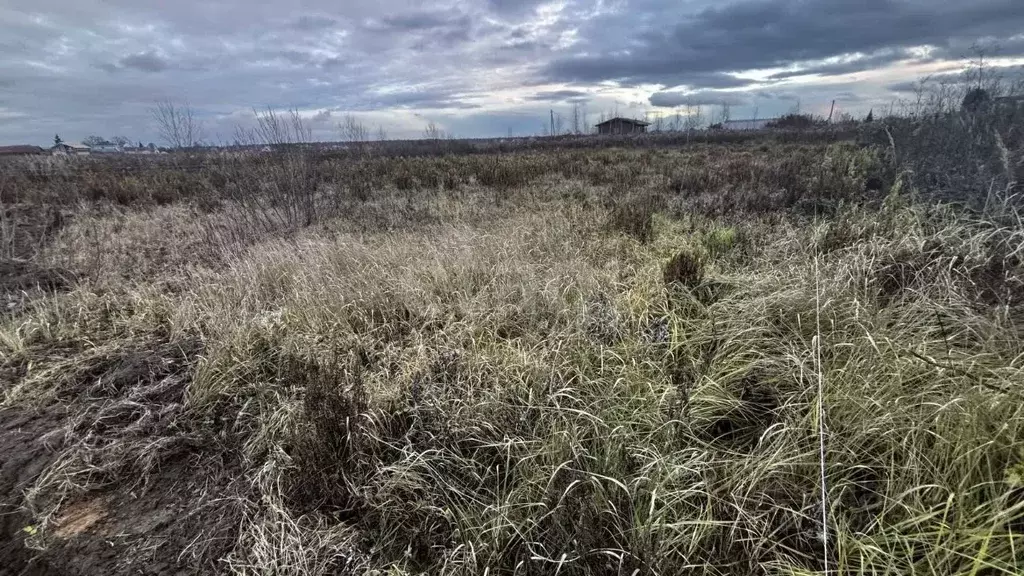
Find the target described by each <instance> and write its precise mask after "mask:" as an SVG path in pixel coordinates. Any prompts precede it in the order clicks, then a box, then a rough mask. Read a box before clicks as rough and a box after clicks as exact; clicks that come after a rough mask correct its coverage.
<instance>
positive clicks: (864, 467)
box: [0, 144, 1024, 575]
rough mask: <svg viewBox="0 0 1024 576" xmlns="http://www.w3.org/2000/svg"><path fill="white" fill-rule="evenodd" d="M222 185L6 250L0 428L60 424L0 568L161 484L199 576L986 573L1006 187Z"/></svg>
mask: <svg viewBox="0 0 1024 576" xmlns="http://www.w3.org/2000/svg"><path fill="white" fill-rule="evenodd" d="M1007 153H1008V154H1011V155H1013V154H1016V155H1019V153H1020V151H1019V149H1017V150H1010V151H1008V152H1007ZM908 154H909V152H908ZM1014 158H1019V156H1015V157H1014ZM257 161H258V162H260V163H261V164H259V165H258V166H256V167H253V168H252V169H251V175H246V174H243V173H241V171H240V168H241V166H243V164H241V163H240V162H242V161H238V162H239V163H238V164H235V163H234V162H236V161H230V162H224V163H223V164H222V165H221V166H219V167H217V166H215V165H213V164H211V165H209V166H207V167H206V168H204V171H203V172H202V173H201V176H197V177H201V178H203V179H205V180H206V181H207V182H210V183H212V184H211V186H210V187H209V188H208V192H209V196H208V197H206V198H204V199H203V200H201V201H200V200H198V199H197V198H195V197H182V198H178V199H175V200H174V201H173V202H172V203H171V204H170V205H169V206H158V205H156V204H150V203H148V202H145V203H143V204H142V205H139V206H132V205H129V206H128V207H123V206H122V207H116V206H113V205H111V204H109V203H105V202H98V203H96V204H93V205H90V206H88V207H83V208H82V209H81V210H79V211H77V212H76V214H75V216H74V218H73V219H72V220H71V221H70V222H69V223H67V224H66V225H64V226H63V228H62V229H61V231H60V232H59V234H58V235H57V236H56V237H55V239H54V240H52V241H49V242H47V243H46V244H45V246H44V248H43V249H41V251H40V252H39V256H38V257H37V258H38V261H39V262H40V265H41V266H43V265H45V266H48V267H53V268H57V267H60V268H62V269H67V270H69V271H73V272H74V273H75V274H76V278H77V281H76V283H75V284H74V285H73V286H72V287H71V289H70V291H66V292H62V293H52V294H49V295H43V296H38V297H33V298H32V299H30V300H29V301H27V302H26V303H24V305H23V307H22V308H20V309H19V311H18V312H17V313H15V314H13V315H11V316H9V317H8V318H7V319H5V321H4V323H3V324H2V326H0V360H2V363H3V366H4V373H6V374H12V375H13V376H14V377H13V378H11V383H10V384H9V385H8V386H6V387H5V388H4V389H3V394H4V396H3V402H4V405H5V406H9V407H25V406H30V405H37V406H38V405H45V404H48V403H58V404H61V403H63V404H64V405H66V406H71V407H73V408H74V409H75V410H85V411H86V412H84V414H85V415H86V417H80V418H75V419H72V420H69V422H68V424H67V426H66V429H65V431H64V433H63V434H61V435H59V437H58V438H55V439H54V441H53V445H54V448H55V449H56V450H57V451H58V455H59V458H58V459H57V460H56V461H54V462H53V463H52V464H51V465H50V466H49V467H48V468H47V469H46V470H45V471H44V472H43V473H42V474H41V475H40V476H39V478H38V480H37V481H36V483H35V485H34V486H33V488H32V490H31V491H30V492H28V494H27V499H26V501H25V505H26V506H27V508H28V509H29V510H30V511H31V512H32V514H33V515H34V517H35V518H36V519H37V522H38V527H39V534H38V535H37V536H36V537H34V539H33V540H32V541H31V543H32V544H34V545H36V546H39V547H42V548H46V547H59V546H61V545H62V542H61V541H60V539H59V538H57V537H56V536H54V535H53V527H54V525H55V522H56V519H57V518H59V517H60V512H61V510H62V506H64V505H65V504H66V503H67V502H70V501H73V500H74V499H75V498H77V497H80V496H81V495H83V494H91V493H95V492H96V491H103V490H110V489H112V487H116V486H121V485H124V484H126V483H131V482H136V481H137V482H143V481H144V480H141V479H144V478H147V477H148V475H151V474H152V473H153V470H154V469H156V468H158V467H159V466H160V463H161V462H163V461H166V460H165V459H167V458H171V457H172V456H174V455H178V454H180V453H181V451H182V450H184V451H185V453H187V454H193V455H195V456H196V460H197V462H200V463H201V464H196V467H195V469H194V470H193V472H192V473H193V474H203V473H210V474H211V475H212V471H214V470H223V469H227V470H230V471H231V473H233V474H237V475H238V476H239V477H240V478H241V479H242V481H241V482H240V483H239V486H238V487H237V490H236V491H235V492H234V493H233V498H234V502H235V504H236V505H237V507H238V509H239V514H238V522H237V524H236V525H234V526H232V527H231V528H230V529H227V531H226V532H225V534H221V536H223V537H230V538H233V542H234V545H233V546H232V547H231V550H230V553H228V554H227V555H224V556H221V557H205V556H203V555H202V554H198V553H197V554H183V555H182V556H181V557H180V558H179V561H181V562H183V563H185V564H188V563H189V562H192V563H193V564H191V566H193V567H205V568H204V569H206V570H211V569H217V570H221V571H224V572H231V573H237V574H271V573H272V574H311V573H320V574H327V573H337V572H342V573H353V574H362V573H389V574H427V573H429V574H497V573H502V574H567V575H568V574H580V575H584V574H680V573H708V574H752V573H765V574H768V573H770V574H815V573H822V572H823V571H824V568H825V565H826V562H827V564H828V566H829V567H830V569H831V573H856V574H893V575H896V574H911V573H912V574H1019V573H1021V572H1022V571H1024V565H1022V561H1021V558H1024V556H1022V555H1021V553H1020V550H1021V549H1022V546H1024V481H1022V480H1021V477H1022V472H1024V413H1022V406H1024V403H1022V400H1024V399H1022V397H1021V395H1022V392H1021V391H1022V390H1024V386H1022V385H1024V381H1022V371H1021V368H1022V363H1024V353H1022V348H1021V342H1022V339H1021V336H1022V335H1021V329H1020V326H1021V321H1022V317H1021V310H1022V298H1024V283H1022V282H1024V269H1022V248H1021V246H1024V226H1022V225H1021V220H1020V213H1019V212H1018V211H1017V208H1016V206H1017V204H1016V200H1015V197H1014V196H1013V189H1012V187H1003V188H1002V189H999V190H996V191H994V192H993V193H992V194H991V201H990V202H989V203H988V207H987V208H986V211H983V212H965V211H964V210H963V209H961V208H959V207H956V206H953V205H950V204H944V203H940V202H938V201H936V200H934V199H931V198H930V197H928V196H926V195H925V194H924V191H922V190H921V189H919V188H915V187H914V186H913V185H912V182H913V181H912V180H911V179H910V177H909V176H907V175H906V174H903V175H901V174H900V171H899V170H896V169H894V168H893V167H892V165H891V156H889V151H887V150H886V149H885V148H884V147H883V148H873V147H869V148H862V147H857V146H854V145H851V144H840V145H833V146H770V147H769V146H766V147H764V148H763V149H762V148H761V147H760V146H748V147H739V148H724V147H723V148H715V147H702V146H696V147H693V148H692V149H685V150H682V151H679V150H655V151H651V150H641V151H638V150H619V151H607V150H596V151H570V152H556V153H552V154H550V155H549V154H539V153H526V154H521V155H511V156H502V157H498V158H494V157H483V156H451V157H443V158H409V159H380V158H366V159H362V160H360V161H359V162H358V163H353V164H342V163H338V162H337V161H335V160H324V161H322V162H321V161H317V160H313V159H310V158H308V157H307V158H301V157H299V158H294V159H291V160H281V159H265V158H261V159H258V160H257ZM279 161H280V162H284V163H281V164H275V162H279ZM288 162H295V163H296V164H289V163H288ZM264 171H266V172H264ZM218 174H219V175H218ZM342 175H345V177H342ZM357 175H362V176H365V177H366V179H365V180H352V179H350V178H349V177H355V176H357ZM271 176H272V177H271ZM136 177H138V178H148V176H136ZM185 177H186V176H182V178H185ZM188 177H191V176H188ZM69 178H70V181H74V178H73V177H69ZM872 179H879V180H882V181H884V186H883V187H881V190H879V189H878V187H877V186H873V185H869V181H871V180H872ZM218 183H219V184H218ZM293 190H294V191H297V192H296V193H295V194H294V195H293V194H292V192H291V191H293ZM243 192H244V193H243ZM191 193H192V192H190V194H191ZM309 207H312V208H310V211H308V212H307V211H305V208H309ZM90 242H92V244H90ZM140 358H141V359H140ZM139 366H142V367H143V369H138V367H139ZM819 381H820V390H821V391H822V393H821V394H820V395H819V393H818V391H819ZM154 390H156V391H154ZM157 391H158V392H157ZM140 406H141V407H142V408H140ZM819 406H821V407H822V408H823V413H824V420H822V419H821V418H820V414H821V412H819V410H818V407H819ZM83 407H84V408H83ZM154 414H164V415H167V417H166V418H154V416H153V415H154ZM821 432H824V435H823V436H824V452H823V454H824V472H825V474H824V478H825V481H826V484H827V491H826V494H827V499H826V500H825V501H824V502H823V501H822V497H821V495H822V487H821V480H820V465H821V462H820V455H821V452H820V448H821V447H820V445H819V439H820V436H819V434H820V433H821ZM211 454H213V455H218V458H219V460H218V459H211V458H209V456H210V455H211ZM204 471H206V472H204ZM205 497H206V496H204V495H203V494H196V495H195V500H196V506H199V505H200V504H202V503H203V502H205V501H204V500H203V498H205ZM822 507H824V510H825V516H824V517H825V522H826V524H824V525H823V523H822V513H821V510H822ZM826 550H827V552H826ZM826 554H827V555H826ZM196 569H199V568H196Z"/></svg>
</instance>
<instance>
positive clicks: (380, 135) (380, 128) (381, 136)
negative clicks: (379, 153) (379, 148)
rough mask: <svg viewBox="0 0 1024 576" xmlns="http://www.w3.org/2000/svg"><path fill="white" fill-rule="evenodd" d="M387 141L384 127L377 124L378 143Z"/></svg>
mask: <svg viewBox="0 0 1024 576" xmlns="http://www.w3.org/2000/svg"><path fill="white" fill-rule="evenodd" d="M387 139H388V133H387V130H384V126H382V125H380V124H378V125H377V140H378V141H380V142H383V141H385V140H387Z"/></svg>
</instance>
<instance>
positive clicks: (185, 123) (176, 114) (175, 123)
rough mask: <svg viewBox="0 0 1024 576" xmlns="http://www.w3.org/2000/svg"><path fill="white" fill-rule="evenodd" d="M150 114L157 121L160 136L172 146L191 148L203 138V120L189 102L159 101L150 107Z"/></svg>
mask: <svg viewBox="0 0 1024 576" xmlns="http://www.w3.org/2000/svg"><path fill="white" fill-rule="evenodd" d="M150 116H152V117H153V120H154V121H156V124H157V131H158V132H159V133H160V138H161V139H162V140H163V141H164V142H166V143H167V145H168V146H170V147H172V148H191V147H192V146H198V145H199V143H200V142H202V140H203V122H202V120H200V119H199V118H198V116H197V115H196V112H195V110H193V109H192V106H190V105H189V103H188V102H185V103H184V104H175V103H174V102H171V101H170V100H164V101H163V102H158V103H157V105H156V107H154V108H151V109H150Z"/></svg>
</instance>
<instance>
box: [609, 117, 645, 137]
mask: <svg viewBox="0 0 1024 576" xmlns="http://www.w3.org/2000/svg"><path fill="white" fill-rule="evenodd" d="M650 125H651V123H650V122H644V121H643V120H633V119H631V118H612V119H611V120H605V121H604V122H601V123H600V124H598V125H597V133H598V134H643V133H644V132H647V127H648V126H650Z"/></svg>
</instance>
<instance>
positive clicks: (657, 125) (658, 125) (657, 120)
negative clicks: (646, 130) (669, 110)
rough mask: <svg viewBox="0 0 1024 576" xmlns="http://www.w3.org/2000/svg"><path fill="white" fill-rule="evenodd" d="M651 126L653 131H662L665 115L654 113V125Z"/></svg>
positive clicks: (663, 129)
mask: <svg viewBox="0 0 1024 576" xmlns="http://www.w3.org/2000/svg"><path fill="white" fill-rule="evenodd" d="M653 128H654V131H655V132H664V131H665V117H664V116H662V115H661V114H658V115H656V116H655V117H654V126H653Z"/></svg>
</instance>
